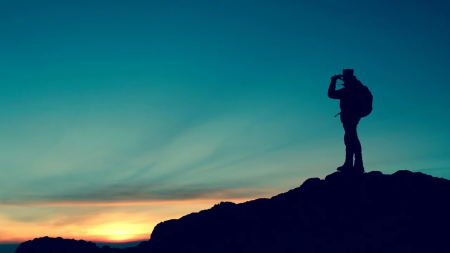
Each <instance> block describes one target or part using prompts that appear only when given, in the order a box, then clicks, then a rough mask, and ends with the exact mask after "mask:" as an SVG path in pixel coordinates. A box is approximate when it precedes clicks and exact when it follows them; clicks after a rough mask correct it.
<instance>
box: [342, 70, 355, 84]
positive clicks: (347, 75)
mask: <svg viewBox="0 0 450 253" xmlns="http://www.w3.org/2000/svg"><path fill="white" fill-rule="evenodd" d="M354 80H356V76H354V75H353V69H344V70H342V81H344V84H343V85H344V86H350V85H352V84H353V82H352V81H354Z"/></svg>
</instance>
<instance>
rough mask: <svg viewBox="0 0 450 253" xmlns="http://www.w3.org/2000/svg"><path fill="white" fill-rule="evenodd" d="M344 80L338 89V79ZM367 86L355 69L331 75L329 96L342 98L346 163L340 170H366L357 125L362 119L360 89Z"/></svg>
mask: <svg viewBox="0 0 450 253" xmlns="http://www.w3.org/2000/svg"><path fill="white" fill-rule="evenodd" d="M337 79H341V80H342V81H344V83H343V84H342V85H343V86H344V88H342V89H340V90H336V80H337ZM364 87H365V86H363V85H362V84H361V82H360V81H359V80H358V79H356V77H355V76H354V75H353V69H344V70H343V71H342V75H335V76H332V77H331V83H330V87H329V88H328V97H329V98H332V99H340V107H341V112H340V114H341V122H342V124H343V126H344V131H345V134H344V143H345V162H344V165H342V166H340V167H338V168H337V170H338V171H342V172H344V171H356V172H361V173H362V172H364V166H363V160H362V152H361V151H362V150H361V143H360V142H359V139H358V133H357V131H356V127H357V126H358V123H359V121H360V120H361V113H360V101H359V99H360V98H359V95H360V90H362V89H363V88H364ZM353 154H354V155H355V164H354V165H353Z"/></svg>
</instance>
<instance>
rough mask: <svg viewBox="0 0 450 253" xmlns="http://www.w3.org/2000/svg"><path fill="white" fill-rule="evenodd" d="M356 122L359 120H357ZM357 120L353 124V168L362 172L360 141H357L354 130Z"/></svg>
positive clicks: (356, 134)
mask: <svg viewBox="0 0 450 253" xmlns="http://www.w3.org/2000/svg"><path fill="white" fill-rule="evenodd" d="M358 122H359V120H358ZM358 122H357V123H356V125H355V140H354V152H355V166H354V168H355V169H356V170H357V171H359V172H364V165H363V160H362V148H361V142H360V141H359V138H358V133H357V130H356V127H357V125H358Z"/></svg>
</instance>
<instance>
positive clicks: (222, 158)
mask: <svg viewBox="0 0 450 253" xmlns="http://www.w3.org/2000/svg"><path fill="white" fill-rule="evenodd" d="M106 2H107V4H106ZM449 9H450V2H448V1H408V2H404V1H387V0H382V1H356V0H348V1H334V0H323V1H293V0H292V1H291V0H285V1H268V0H259V1H256V0H248V1H242V0H240V1H237V0H227V1H225V0H216V1H207V0H192V1H181V0H171V1H117V0H111V1H98V0H90V1H87V0H80V1H56V0H55V1H48V0H42V1H34V0H33V1H13V0H3V1H1V3H0V32H1V33H0V34H1V35H0V36H1V39H0V55H1V58H0V87H1V90H0V173H1V177H0V185H1V187H0V224H2V223H3V224H22V225H24V226H26V225H27V224H28V225H30V224H33V225H35V226H45V224H48V222H50V221H52V222H53V221H54V219H55V217H63V218H64V219H63V218H61V220H64V221H65V223H64V224H66V225H67V224H72V223H76V221H77V219H80V213H82V214H83V217H84V218H86V217H89V218H92V219H94V218H95V217H98V216H100V215H102V214H103V213H104V212H111V210H110V209H108V210H106V209H104V208H97V207H95V208H94V207H92V206H90V205H94V206H95V204H96V203H106V204H114V203H124V202H134V201H137V202H139V201H144V202H145V201H150V202H151V201H162V200H164V201H181V202H180V203H184V202H183V201H186V200H202V199H211V198H212V199H214V202H220V201H221V200H228V199H240V198H242V199H245V198H247V199H248V198H253V197H258V196H266V197H270V196H271V195H274V194H277V193H280V192H282V191H285V190H288V189H291V188H293V187H297V186H299V185H300V184H301V183H302V182H303V181H304V180H305V179H307V178H309V177H321V178H323V177H324V176H325V175H328V174H331V173H333V172H334V171H335V170H336V167H337V166H339V165H342V163H343V161H344V143H343V134H344V131H343V128H342V124H341V122H340V121H339V119H338V118H337V117H336V118H334V117H333V116H334V115H335V114H336V113H338V112H339V104H338V101H337V100H332V99H329V98H328V97H327V89H328V85H329V82H330V77H331V76H332V75H335V74H339V73H341V72H342V69H344V68H353V69H354V70H355V75H356V76H357V77H358V79H360V80H361V81H362V83H363V84H365V85H367V86H368V87H369V88H370V90H371V91H372V93H373V95H374V110H373V112H372V114H371V115H369V116H368V117H367V118H363V119H362V121H361V123H360V124H359V128H358V131H359V136H360V140H361V143H362V148H363V157H364V162H365V167H366V171H373V170H378V171H382V172H383V173H393V172H394V171H397V170H411V171H422V172H424V173H427V174H431V175H433V176H439V177H444V178H447V179H450V158H449V155H448V154H449V151H450V134H449V132H448V129H450V117H448V115H449V112H448V110H449V108H450V102H449V99H448V94H450V83H449V81H448V79H449V77H448V75H449V74H450V72H449V70H450V48H449V47H448V45H450V34H449V32H448V25H449V24H450V16H449V15H448V10H449ZM67 203H69V204H67ZM77 203H79V205H83V208H84V209H83V210H81V209H70V208H71V207H73V208H75V207H74V206H77ZM186 203H187V202H186ZM49 205H50V206H51V207H49ZM58 205H64V208H59V206H58ZM58 208H59V209H58ZM77 208H81V207H77ZM136 208H139V212H140V213H142V212H144V211H143V210H145V208H144V207H142V206H139V207H136ZM160 208H163V207H162V206H161V207H160ZM164 208H165V209H164ZM164 208H163V209H164V210H167V208H168V207H164ZM69 209H70V210H69ZM191 209H192V210H191ZM191 209H189V208H188V207H187V204H186V208H185V209H180V211H179V213H175V214H173V216H174V217H177V215H179V214H183V212H184V211H185V212H188V211H189V212H190V211H193V210H195V208H191ZM152 210H153V209H152ZM152 210H150V209H149V210H148V212H149V213H148V215H150V216H151V215H153V213H152V212H157V211H158V210H162V209H158V210H157V211H155V210H153V211H152ZM177 210H178V209H177ZM127 212H129V213H130V214H132V213H133V210H132V209H129V210H128V209H127ZM61 220H58V221H61ZM141 222H145V220H142V221H141ZM52 224H53V223H52ZM17 226H19V225H17ZM61 226H62V225H61ZM0 227H2V226H0ZM150 232H151V231H148V234H150ZM15 233H16V232H14V231H11V230H8V228H5V227H4V226H3V227H2V228H0V238H2V237H3V238H5V237H6V238H10V239H9V240H13V239H14V238H16V239H17V238H19V239H20V238H22V237H20V236H19V234H17V235H16V234H15ZM29 236H30V237H32V238H34V237H33V236H34V234H32V235H29ZM38 236H44V235H41V234H36V236H35V237H38ZM32 238H30V239H32ZM16 239H14V240H16ZM19 239H17V240H19Z"/></svg>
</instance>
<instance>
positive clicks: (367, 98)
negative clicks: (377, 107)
mask: <svg viewBox="0 0 450 253" xmlns="http://www.w3.org/2000/svg"><path fill="white" fill-rule="evenodd" d="M358 82H359V84H360V85H361V88H360V90H359V96H358V98H357V100H358V102H359V105H360V107H359V109H360V116H361V118H363V117H366V116H367V115H369V114H370V113H371V112H372V109H373V108H372V105H373V96H372V93H371V92H370V90H369V88H367V86H365V85H363V84H362V83H361V82H360V81H358Z"/></svg>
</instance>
